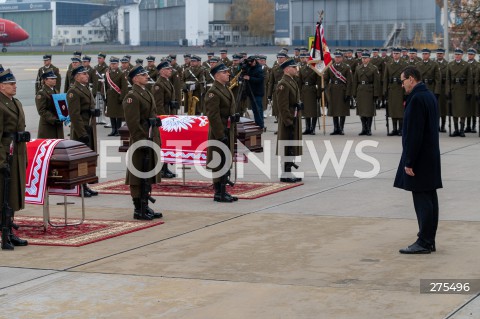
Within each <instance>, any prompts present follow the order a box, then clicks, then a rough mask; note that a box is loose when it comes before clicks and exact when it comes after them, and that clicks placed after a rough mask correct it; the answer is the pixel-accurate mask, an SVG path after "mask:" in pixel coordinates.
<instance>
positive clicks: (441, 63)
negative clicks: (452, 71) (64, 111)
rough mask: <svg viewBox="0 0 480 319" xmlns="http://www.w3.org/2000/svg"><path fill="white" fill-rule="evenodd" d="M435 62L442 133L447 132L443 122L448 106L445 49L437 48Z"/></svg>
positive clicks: (440, 129)
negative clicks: (438, 81) (439, 78)
mask: <svg viewBox="0 0 480 319" xmlns="http://www.w3.org/2000/svg"><path fill="white" fill-rule="evenodd" d="M436 62H437V65H438V69H439V71H440V77H441V82H440V83H441V85H440V94H439V96H438V109H439V114H440V128H439V131H440V132H442V133H445V132H447V130H446V129H445V122H446V118H447V115H448V106H447V97H446V89H445V83H446V81H447V67H448V61H447V60H445V50H444V49H437V58H436Z"/></svg>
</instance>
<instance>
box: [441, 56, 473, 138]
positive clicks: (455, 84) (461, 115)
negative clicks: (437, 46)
mask: <svg viewBox="0 0 480 319" xmlns="http://www.w3.org/2000/svg"><path fill="white" fill-rule="evenodd" d="M462 57H463V50H461V49H458V48H457V49H455V60H454V61H452V62H450V63H448V67H447V81H446V84H445V89H446V94H447V98H448V99H450V100H451V102H452V114H450V116H453V125H454V128H455V131H454V132H453V133H452V134H450V136H461V137H465V118H466V117H467V116H468V115H469V114H471V113H470V112H469V110H468V107H469V102H470V100H471V99H472V95H473V93H474V91H473V82H474V81H473V74H472V68H471V67H470V65H469V64H468V63H467V62H465V61H464V60H462ZM459 120H460V128H459V126H458V122H459Z"/></svg>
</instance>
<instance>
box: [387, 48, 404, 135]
mask: <svg viewBox="0 0 480 319" xmlns="http://www.w3.org/2000/svg"><path fill="white" fill-rule="evenodd" d="M400 52H401V50H400V48H394V49H393V53H392V54H393V60H392V61H391V62H388V63H387V64H386V65H385V72H384V73H383V97H384V99H385V101H386V104H387V107H386V119H387V121H388V117H391V118H392V123H393V129H392V131H391V132H387V135H388V136H394V135H401V134H402V126H403V110H404V107H403V101H404V96H405V90H404V89H403V85H402V81H401V80H400V75H401V74H402V71H403V69H405V68H406V67H407V63H406V62H405V60H404V59H402V58H401V57H400ZM388 128H389V126H388V123H387V129H388ZM388 130H389V129H388Z"/></svg>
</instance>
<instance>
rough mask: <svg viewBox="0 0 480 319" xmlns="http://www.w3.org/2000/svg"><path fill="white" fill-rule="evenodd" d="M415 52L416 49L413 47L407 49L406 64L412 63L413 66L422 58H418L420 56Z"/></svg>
mask: <svg viewBox="0 0 480 319" xmlns="http://www.w3.org/2000/svg"><path fill="white" fill-rule="evenodd" d="M417 52H418V50H417V49H415V48H410V49H409V50H408V60H407V64H408V65H413V66H415V64H417V62H420V61H422V59H420V58H419V57H418V56H417Z"/></svg>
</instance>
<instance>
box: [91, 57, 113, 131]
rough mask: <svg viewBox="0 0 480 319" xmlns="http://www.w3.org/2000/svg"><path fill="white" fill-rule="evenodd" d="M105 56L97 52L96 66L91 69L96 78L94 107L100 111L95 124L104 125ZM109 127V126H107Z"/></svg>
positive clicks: (106, 67) (106, 66)
mask: <svg viewBox="0 0 480 319" xmlns="http://www.w3.org/2000/svg"><path fill="white" fill-rule="evenodd" d="M106 57H107V55H106V54H104V53H102V52H99V53H98V55H97V62H98V63H97V65H95V66H94V67H93V69H94V70H95V74H96V76H97V91H96V92H97V96H95V98H97V105H96V107H97V108H98V109H99V110H100V114H101V115H100V117H99V118H98V120H99V121H97V124H106V123H105V122H104V119H105V118H104V116H105V88H106V87H105V81H106V80H105V72H106V71H107V69H108V65H107V63H105V58H106ZM107 127H111V125H107Z"/></svg>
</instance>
